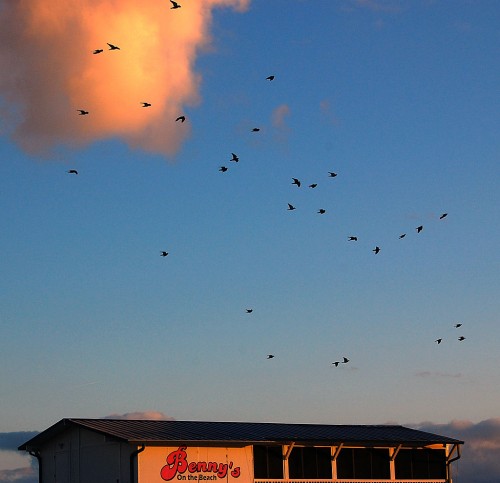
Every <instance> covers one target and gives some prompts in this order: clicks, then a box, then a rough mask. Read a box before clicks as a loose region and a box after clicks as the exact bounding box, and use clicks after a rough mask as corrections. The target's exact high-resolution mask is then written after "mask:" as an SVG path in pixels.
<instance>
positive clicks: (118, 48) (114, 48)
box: [106, 42, 120, 50]
mask: <svg viewBox="0 0 500 483" xmlns="http://www.w3.org/2000/svg"><path fill="white" fill-rule="evenodd" d="M106 43H107V44H108V45H109V50H120V47H117V46H116V45H113V44H110V43H109V42H106Z"/></svg>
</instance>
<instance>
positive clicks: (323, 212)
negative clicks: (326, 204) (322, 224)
mask: <svg viewBox="0 0 500 483" xmlns="http://www.w3.org/2000/svg"><path fill="white" fill-rule="evenodd" d="M318 213H319V214H320V215H324V214H325V213H326V210H324V209H323V208H320V209H319V210H318Z"/></svg>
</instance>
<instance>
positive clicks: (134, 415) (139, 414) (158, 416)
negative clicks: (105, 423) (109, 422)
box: [104, 411, 174, 421]
mask: <svg viewBox="0 0 500 483" xmlns="http://www.w3.org/2000/svg"><path fill="white" fill-rule="evenodd" d="M104 419H149V420H160V421H174V418H172V417H171V416H167V415H166V414H164V413H162V412H160V411H135V412H131V413H124V414H110V415H109V416H104Z"/></svg>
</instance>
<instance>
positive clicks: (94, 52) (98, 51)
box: [92, 49, 104, 54]
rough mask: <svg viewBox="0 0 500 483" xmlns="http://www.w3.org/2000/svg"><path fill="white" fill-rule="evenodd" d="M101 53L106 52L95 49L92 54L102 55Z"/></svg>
mask: <svg viewBox="0 0 500 483" xmlns="http://www.w3.org/2000/svg"><path fill="white" fill-rule="evenodd" d="M101 52H104V50H103V49H95V50H94V51H93V52H92V53H93V54H100V53H101Z"/></svg>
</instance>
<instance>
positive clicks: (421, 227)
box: [416, 225, 424, 233]
mask: <svg viewBox="0 0 500 483" xmlns="http://www.w3.org/2000/svg"><path fill="white" fill-rule="evenodd" d="M423 229H424V226H423V225H420V226H417V228H416V230H417V233H420V232H421V231H422V230H423Z"/></svg>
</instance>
